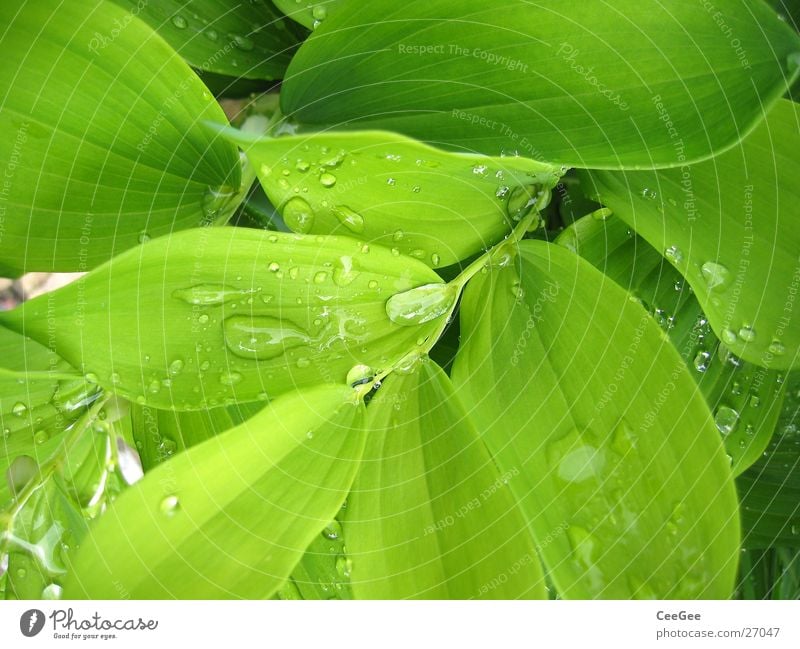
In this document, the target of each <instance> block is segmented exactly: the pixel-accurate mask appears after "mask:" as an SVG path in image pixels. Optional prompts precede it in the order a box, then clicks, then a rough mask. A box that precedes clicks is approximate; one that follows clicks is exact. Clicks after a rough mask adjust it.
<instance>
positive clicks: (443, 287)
mask: <svg viewBox="0 0 800 649" xmlns="http://www.w3.org/2000/svg"><path fill="white" fill-rule="evenodd" d="M455 299H456V288H455V287H454V286H452V285H450V284H425V285H424V286H418V287H417V288H412V289H411V290H409V291H405V292H403V293H398V294H396V295H393V296H392V297H390V298H389V299H388V300H387V301H386V315H388V316H389V319H390V320H391V321H392V322H394V323H395V324H398V325H404V326H414V325H419V324H423V323H425V322H430V321H431V320H435V319H436V318H440V317H441V316H443V315H444V314H445V313H447V312H448V311H449V310H450V307H452V306H453V302H454V301H455Z"/></svg>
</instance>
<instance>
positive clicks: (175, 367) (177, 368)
mask: <svg viewBox="0 0 800 649" xmlns="http://www.w3.org/2000/svg"><path fill="white" fill-rule="evenodd" d="M181 371H183V361H182V360H181V359H180V358H176V359H175V360H174V361H172V362H171V363H170V364H169V373H170V374H171V375H172V376H177V375H178V374H180V373H181Z"/></svg>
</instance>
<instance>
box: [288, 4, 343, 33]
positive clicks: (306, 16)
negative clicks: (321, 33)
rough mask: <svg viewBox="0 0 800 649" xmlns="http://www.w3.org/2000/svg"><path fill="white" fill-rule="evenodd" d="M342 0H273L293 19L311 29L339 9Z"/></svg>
mask: <svg viewBox="0 0 800 649" xmlns="http://www.w3.org/2000/svg"><path fill="white" fill-rule="evenodd" d="M340 2H341V0H322V1H321V2H317V1H316V0H301V1H298V0H273V4H274V5H275V6H276V7H277V8H278V9H280V10H281V11H282V12H283V13H285V14H286V15H287V16H289V17H290V18H291V19H292V20H296V21H297V22H298V23H300V24H301V25H304V26H306V27H308V28H309V29H315V28H316V27H319V26H320V25H321V24H322V23H323V22H324V21H325V19H326V18H327V17H328V16H330V15H331V12H333V11H336V10H337V9H338V5H339V4H340Z"/></svg>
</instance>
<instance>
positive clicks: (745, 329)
mask: <svg viewBox="0 0 800 649" xmlns="http://www.w3.org/2000/svg"><path fill="white" fill-rule="evenodd" d="M739 338H741V339H742V340H744V341H745V342H746V343H751V342H753V341H754V340H755V339H756V332H755V329H753V327H751V326H750V325H744V326H742V328H741V329H739Z"/></svg>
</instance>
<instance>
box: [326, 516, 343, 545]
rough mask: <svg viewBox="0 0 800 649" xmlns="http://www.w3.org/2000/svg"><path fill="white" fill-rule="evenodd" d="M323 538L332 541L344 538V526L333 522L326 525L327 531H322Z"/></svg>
mask: <svg viewBox="0 0 800 649" xmlns="http://www.w3.org/2000/svg"><path fill="white" fill-rule="evenodd" d="M322 536H324V537H325V538H326V539H328V540H330V541H335V540H336V539H338V538H340V537H341V536H342V526H341V524H340V523H339V521H331V522H330V523H329V524H328V525H326V526H325V529H324V530H322Z"/></svg>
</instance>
